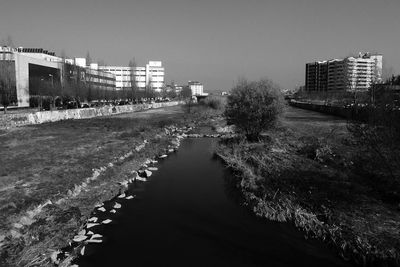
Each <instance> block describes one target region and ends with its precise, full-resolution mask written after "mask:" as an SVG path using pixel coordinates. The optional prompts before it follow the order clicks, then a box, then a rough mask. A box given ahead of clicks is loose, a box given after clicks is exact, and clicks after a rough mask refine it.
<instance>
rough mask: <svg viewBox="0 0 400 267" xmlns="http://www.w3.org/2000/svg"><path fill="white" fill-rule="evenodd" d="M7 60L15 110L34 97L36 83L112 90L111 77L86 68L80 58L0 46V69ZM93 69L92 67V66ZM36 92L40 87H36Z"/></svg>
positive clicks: (34, 49) (27, 105)
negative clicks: (69, 82) (65, 83)
mask: <svg viewBox="0 0 400 267" xmlns="http://www.w3.org/2000/svg"><path fill="white" fill-rule="evenodd" d="M6 61H7V66H8V67H9V66H11V67H12V70H10V71H8V74H7V75H11V76H12V79H10V80H12V81H13V85H12V86H11V88H12V92H11V95H15V97H14V98H15V101H13V102H15V104H16V105H17V106H18V107H29V99H30V95H31V94H37V93H38V92H36V91H37V90H35V88H39V87H40V85H38V84H37V82H39V81H43V82H44V81H47V82H51V84H58V83H59V84H63V83H64V82H65V81H68V80H72V79H73V80H75V81H76V82H77V83H85V84H86V85H89V86H90V87H91V88H94V89H104V90H115V76H114V75H113V74H111V73H108V72H104V71H101V70H97V69H95V68H94V69H93V68H90V67H88V66H86V62H85V61H84V59H78V58H76V59H75V60H73V59H66V60H64V59H62V58H60V57H57V56H56V55H55V53H54V52H49V51H47V50H44V49H42V48H23V47H19V48H11V47H0V67H2V65H4V63H5V62H6ZM92 67H93V66H92ZM39 89H40V88H39Z"/></svg>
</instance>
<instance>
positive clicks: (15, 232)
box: [10, 230, 21, 238]
mask: <svg viewBox="0 0 400 267" xmlns="http://www.w3.org/2000/svg"><path fill="white" fill-rule="evenodd" d="M10 234H11V236H12V238H19V237H21V234H20V233H19V232H18V231H15V230H11V231H10Z"/></svg>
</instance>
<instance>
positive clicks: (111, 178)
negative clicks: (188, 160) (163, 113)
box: [0, 126, 192, 266]
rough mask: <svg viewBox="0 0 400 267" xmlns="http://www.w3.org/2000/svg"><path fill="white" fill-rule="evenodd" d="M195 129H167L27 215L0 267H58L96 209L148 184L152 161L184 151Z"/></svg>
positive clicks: (5, 243)
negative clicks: (182, 142)
mask: <svg viewBox="0 0 400 267" xmlns="http://www.w3.org/2000/svg"><path fill="white" fill-rule="evenodd" d="M191 129H192V128H191V127H179V128H178V127H176V126H171V127H167V128H164V130H162V131H158V133H157V134H156V135H155V136H154V138H152V139H149V140H144V141H143V142H142V143H141V144H137V145H135V146H133V147H131V150H130V151H128V152H127V153H124V154H123V155H120V156H118V157H115V158H114V160H112V161H110V162H109V163H108V164H106V165H104V166H102V167H99V168H96V169H93V170H92V174H91V175H90V176H89V177H87V178H86V179H84V180H83V181H82V183H80V184H76V185H75V186H74V187H73V188H72V189H71V190H68V192H67V193H66V194H62V195H61V196H54V197H53V198H51V199H48V200H46V201H44V202H43V203H42V204H40V205H38V206H37V207H35V208H33V209H30V210H28V211H27V212H26V213H25V216H22V217H21V218H20V219H19V220H18V221H17V222H15V223H14V224H13V225H12V229H11V230H10V231H9V234H8V235H7V236H3V238H2V239H1V240H0V265H1V266H53V263H52V262H51V258H52V259H53V262H54V263H55V262H59V260H57V253H56V251H57V250H58V249H59V248H62V247H65V246H67V245H68V243H69V242H70V241H71V240H73V239H74V233H76V232H78V231H79V230H77V229H80V230H82V229H83V228H84V227H86V226H87V223H88V219H89V217H90V214H91V213H92V211H93V207H96V206H97V207H98V208H99V207H101V206H102V205H101V204H100V203H103V202H105V201H107V200H109V199H111V198H113V197H114V196H115V195H117V194H118V195H120V194H121V192H123V191H124V190H125V189H126V187H127V185H128V184H129V183H131V182H132V181H133V180H135V179H137V180H139V181H145V179H146V178H145V177H143V176H147V177H148V176H150V175H151V171H152V170H153V171H154V167H153V166H148V165H150V164H151V163H152V162H153V161H154V159H153V160H152V161H149V158H152V157H154V155H156V156H157V157H158V156H159V157H160V158H163V157H165V155H166V154H167V153H172V152H173V151H174V150H175V149H177V147H178V146H179V139H180V138H183V137H185V134H184V132H187V131H190V130H191ZM177 133H179V136H177V135H178V134H177ZM138 173H139V174H140V176H141V177H142V178H141V177H140V176H139V175H137V174H138ZM127 197H129V196H127ZM131 198H133V196H131ZM131 198H128V199H131ZM99 204H100V205H99ZM115 209H118V207H116V208H115ZM93 223H96V222H93ZM106 223H107V221H105V222H104V224H106ZM79 232H80V231H79ZM95 237H96V236H95ZM76 240H79V239H75V241H76ZM96 240H97V239H96ZM75 241H74V242H75ZM92 241H93V240H92ZM93 242H94V241H93ZM81 249H82V247H79V250H81ZM71 255H73V254H71ZM54 259H56V260H55V261H54ZM68 259H71V258H70V257H68ZM69 262H70V261H68V260H67V261H66V262H64V263H63V265H62V266H68V264H69Z"/></svg>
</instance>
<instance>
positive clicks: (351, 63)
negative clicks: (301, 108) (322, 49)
mask: <svg viewBox="0 0 400 267" xmlns="http://www.w3.org/2000/svg"><path fill="white" fill-rule="evenodd" d="M382 60H383V57H382V55H371V54H370V53H359V55H358V57H347V58H344V59H331V60H326V61H317V62H313V63H307V64H306V90H307V91H320V92H323V91H341V90H347V91H354V90H368V89H369V88H370V87H371V86H372V85H373V84H376V83H381V82H382Z"/></svg>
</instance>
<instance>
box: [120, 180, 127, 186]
mask: <svg viewBox="0 0 400 267" xmlns="http://www.w3.org/2000/svg"><path fill="white" fill-rule="evenodd" d="M118 184H119V185H122V186H125V187H127V186H128V181H122V182H118Z"/></svg>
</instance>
